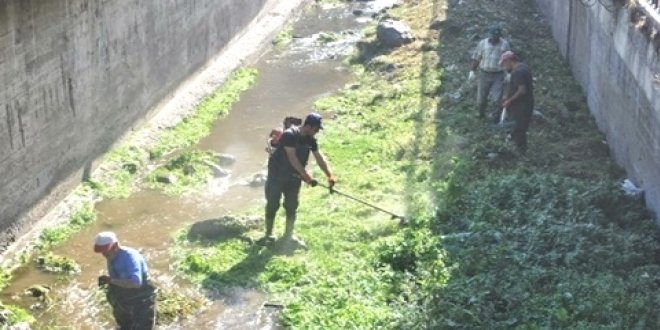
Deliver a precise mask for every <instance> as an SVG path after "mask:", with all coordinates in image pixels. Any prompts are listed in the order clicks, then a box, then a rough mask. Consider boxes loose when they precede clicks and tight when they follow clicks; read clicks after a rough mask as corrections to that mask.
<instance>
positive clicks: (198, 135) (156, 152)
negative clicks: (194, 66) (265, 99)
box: [149, 68, 257, 159]
mask: <svg viewBox="0 0 660 330" xmlns="http://www.w3.org/2000/svg"><path fill="white" fill-rule="evenodd" d="M256 77H257V70H256V69H252V68H243V69H240V70H238V71H236V72H234V73H233V74H232V76H231V77H230V78H229V79H227V81H226V82H225V84H224V85H223V86H222V88H219V89H218V90H217V91H215V92H214V93H213V94H211V95H209V96H207V97H206V98H205V99H204V100H203V101H202V102H201V103H200V105H199V106H198V107H197V110H196V111H195V113H194V114H193V115H191V116H189V117H187V118H185V119H184V120H183V122H181V123H180V124H178V125H176V127H174V129H172V130H170V131H167V132H165V133H164V134H163V135H162V136H161V139H160V141H159V142H158V144H157V145H156V146H154V147H152V148H151V149H149V155H150V158H151V159H155V158H159V157H160V156H162V155H165V154H168V153H170V152H173V151H176V150H181V149H184V148H187V147H190V146H192V145H194V144H195V143H197V142H199V141H200V140H201V139H202V138H203V137H205V136H207V135H209V133H210V132H211V126H212V125H213V123H214V122H215V120H217V119H218V117H220V116H223V115H226V114H227V113H228V112H229V110H230V108H231V105H232V104H233V103H234V102H236V100H238V97H239V95H240V93H241V92H242V91H244V90H246V89H248V88H249V87H250V86H252V84H254V82H255V80H256Z"/></svg>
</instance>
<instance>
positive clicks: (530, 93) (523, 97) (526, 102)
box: [500, 51, 534, 154]
mask: <svg viewBox="0 0 660 330" xmlns="http://www.w3.org/2000/svg"><path fill="white" fill-rule="evenodd" d="M500 64H501V65H502V66H503V67H504V69H505V70H506V71H507V72H510V73H511V79H510V82H509V91H508V93H507V96H506V97H505V98H504V102H503V103H502V107H504V108H505V109H506V110H507V114H508V115H509V116H511V118H512V119H513V121H514V124H513V127H512V130H511V139H512V140H513V142H514V143H515V144H516V147H517V148H518V151H519V152H520V153H521V154H525V152H527V129H528V128H529V123H530V122H531V120H532V113H533V111H534V86H533V81H532V73H531V71H530V70H529V67H527V64H525V63H523V62H521V61H520V59H519V58H518V56H516V54H514V53H513V52H510V51H509V52H505V53H503V54H502V56H501V57H500Z"/></svg>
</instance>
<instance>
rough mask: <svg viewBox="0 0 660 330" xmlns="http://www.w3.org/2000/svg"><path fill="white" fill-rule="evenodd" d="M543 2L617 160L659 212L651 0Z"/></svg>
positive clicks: (657, 72)
mask: <svg viewBox="0 0 660 330" xmlns="http://www.w3.org/2000/svg"><path fill="white" fill-rule="evenodd" d="M639 1H644V0H639ZM536 2H537V3H538V5H539V7H540V8H541V11H542V12H543V13H544V14H545V16H546V17H547V18H548V21H549V22H550V23H551V24H552V30H553V34H554V37H555V39H556V40H557V42H558V45H559V49H560V51H561V52H562V54H564V56H565V57H566V59H567V61H568V62H569V63H570V66H571V69H572V70H573V73H574V75H575V77H576V79H577V81H578V82H579V83H580V85H582V88H583V89H584V91H585V94H586V96H587V101H588V104H589V109H590V111H591V113H592V114H593V116H594V117H595V118H596V121H597V123H598V126H599V127H600V129H601V130H602V131H603V132H605V134H606V135H607V140H608V143H609V145H610V148H611V150H612V151H613V154H614V156H615V158H616V160H617V162H618V163H619V164H620V165H622V166H623V167H624V168H625V170H626V171H627V173H628V175H629V177H630V178H631V179H633V181H634V182H635V183H636V184H637V185H638V186H641V188H643V189H644V191H645V198H646V202H647V205H648V206H649V208H650V209H651V210H653V211H655V213H656V215H658V214H660V213H659V212H660V57H659V49H660V46H659V45H660V42H658V39H660V38H658V36H657V35H656V36H655V40H654V39H653V37H652V36H653V30H654V29H655V30H656V31H657V28H658V20H657V19H658V17H655V16H656V14H655V13H651V12H650V11H647V10H646V9H647V6H646V5H639V6H636V7H629V6H620V5H619V6H617V3H622V1H619V0H617V1H612V0H604V1H596V2H595V3H594V5H592V6H585V5H584V3H585V2H583V1H580V0H566V1H557V0H536ZM592 2H594V1H590V2H589V3H592ZM633 3H634V2H633Z"/></svg>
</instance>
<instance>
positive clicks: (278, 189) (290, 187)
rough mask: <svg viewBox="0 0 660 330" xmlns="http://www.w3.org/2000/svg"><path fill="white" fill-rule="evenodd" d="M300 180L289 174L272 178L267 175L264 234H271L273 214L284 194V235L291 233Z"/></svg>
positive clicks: (294, 219) (275, 212)
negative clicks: (285, 176)
mask: <svg viewBox="0 0 660 330" xmlns="http://www.w3.org/2000/svg"><path fill="white" fill-rule="evenodd" d="M300 186H301V181H300V179H298V178H295V177H293V176H291V177H290V178H286V179H282V178H274V177H271V176H269V177H268V178H267V179H266V187H265V193H266V236H270V235H272V234H273V225H274V223H275V215H276V214H277V210H279V208H280V200H281V199H282V195H284V203H282V205H283V206H284V210H285V211H286V229H285V232H284V235H285V236H291V235H292V234H293V225H294V223H295V222H296V210H297V209H298V194H299V193H300Z"/></svg>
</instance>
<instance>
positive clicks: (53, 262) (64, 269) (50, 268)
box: [35, 252, 80, 274]
mask: <svg viewBox="0 0 660 330" xmlns="http://www.w3.org/2000/svg"><path fill="white" fill-rule="evenodd" d="M35 262H36V265H37V267H38V268H40V269H43V270H44V271H47V272H53V273H64V274H77V273H80V265H78V263H77V262H76V261H75V260H73V259H71V258H68V257H63V256H59V255H56V254H53V253H52V252H47V253H45V254H43V255H40V256H38V257H37V258H36V260H35Z"/></svg>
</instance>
